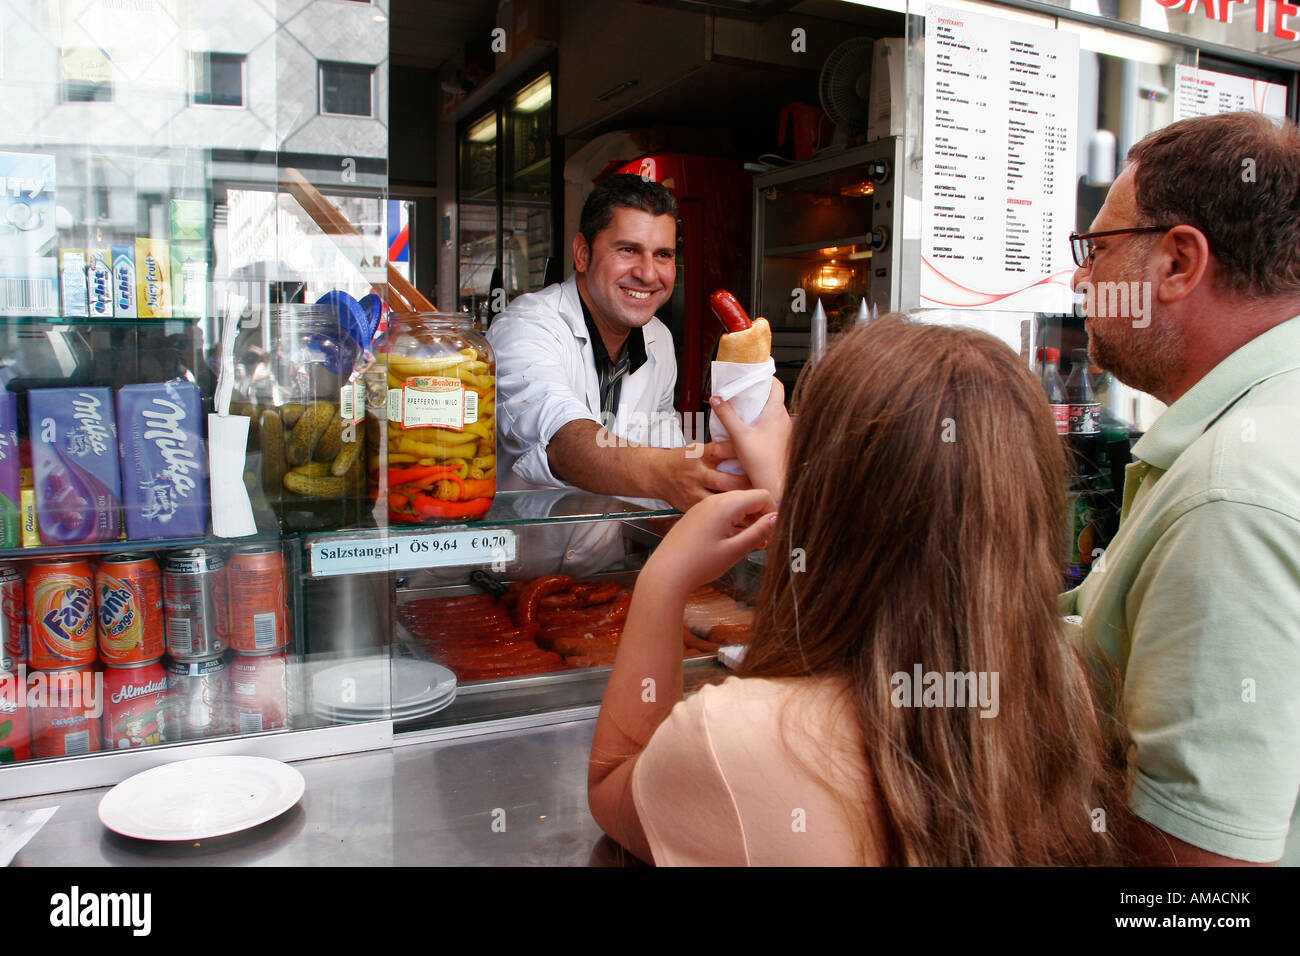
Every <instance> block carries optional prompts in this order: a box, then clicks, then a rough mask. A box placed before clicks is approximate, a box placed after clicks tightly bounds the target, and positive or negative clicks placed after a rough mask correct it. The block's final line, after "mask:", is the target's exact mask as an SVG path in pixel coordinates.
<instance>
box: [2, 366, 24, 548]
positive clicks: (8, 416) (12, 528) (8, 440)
mask: <svg viewBox="0 0 1300 956" xmlns="http://www.w3.org/2000/svg"><path fill="white" fill-rule="evenodd" d="M22 544H23V529H22V468H21V467H20V464H19V461H18V400H17V398H16V397H15V396H14V393H13V392H10V391H8V390H7V389H5V388H4V387H3V386H0V548H21V547H22Z"/></svg>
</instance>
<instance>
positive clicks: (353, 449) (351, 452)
mask: <svg viewBox="0 0 1300 956" xmlns="http://www.w3.org/2000/svg"><path fill="white" fill-rule="evenodd" d="M360 456H361V435H360V434H358V435H357V440H356V441H352V442H345V443H344V444H343V447H342V448H341V449H340V450H339V453H338V456H337V457H336V458H335V459H334V462H333V464H331V465H330V474H331V475H335V476H342V475H345V474H347V471H348V469H349V468H351V467H352V465H353V463H354V462H356V461H357V459H358V458H360Z"/></svg>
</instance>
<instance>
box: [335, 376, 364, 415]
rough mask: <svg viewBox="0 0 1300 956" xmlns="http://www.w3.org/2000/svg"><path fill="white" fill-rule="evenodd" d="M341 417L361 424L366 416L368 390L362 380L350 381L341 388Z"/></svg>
mask: <svg viewBox="0 0 1300 956" xmlns="http://www.w3.org/2000/svg"><path fill="white" fill-rule="evenodd" d="M339 418H341V419H343V421H344V422H350V423H351V424H353V425H359V424H361V423H362V422H363V421H365V418H366V390H365V386H364V385H362V383H361V382H349V383H348V384H347V385H344V386H343V387H342V388H341V389H339Z"/></svg>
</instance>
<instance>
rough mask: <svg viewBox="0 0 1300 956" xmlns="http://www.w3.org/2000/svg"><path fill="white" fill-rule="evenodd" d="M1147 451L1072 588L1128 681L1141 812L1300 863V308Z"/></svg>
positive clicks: (1185, 400) (1092, 631) (1178, 828)
mask: <svg viewBox="0 0 1300 956" xmlns="http://www.w3.org/2000/svg"><path fill="white" fill-rule="evenodd" d="M1133 455H1134V458H1135V459H1137V460H1135V461H1134V462H1133V463H1132V464H1130V465H1129V466H1128V471H1127V475H1126V477H1125V482H1124V505H1123V512H1122V521H1121V524H1120V529H1119V533H1118V534H1117V535H1116V536H1115V539H1114V541H1112V542H1111V545H1110V547H1109V548H1108V549H1107V550H1106V552H1105V554H1104V555H1102V556H1101V557H1100V558H1099V559H1098V560H1097V561H1096V562H1094V565H1093V570H1092V572H1091V573H1090V574H1089V575H1088V577H1087V578H1086V579H1085V580H1084V581H1083V583H1082V584H1080V585H1079V586H1078V587H1077V588H1075V589H1074V590H1072V591H1069V592H1067V593H1066V594H1063V595H1062V596H1061V597H1062V612H1063V613H1065V614H1080V615H1082V617H1083V629H1082V637H1081V641H1082V648H1083V649H1084V651H1085V652H1087V653H1090V654H1102V655H1105V657H1106V658H1109V660H1110V661H1112V662H1113V663H1114V664H1115V666H1116V667H1117V668H1118V670H1119V672H1120V674H1121V675H1122V677H1123V680H1124V687H1123V702H1124V715H1125V719H1126V720H1127V723H1128V730H1129V733H1130V734H1131V736H1132V738H1133V743H1134V746H1135V748H1136V754H1135V756H1136V764H1137V767H1136V774H1134V775H1133V781H1134V784H1133V790H1132V795H1131V798H1130V803H1131V806H1132V808H1133V811H1134V812H1135V813H1136V814H1137V815H1138V816H1139V817H1141V818H1142V819H1144V820H1146V821H1147V822H1149V823H1151V824H1153V825H1154V826H1157V827H1159V828H1160V829H1161V830H1164V831H1165V832H1166V833H1169V834H1172V835H1173V836H1175V837H1178V838H1179V839H1180V840H1185V841H1186V842H1188V843H1191V844H1193V845H1195V846H1198V847H1201V848H1202V849H1205V850H1209V851H1210V852H1212V853H1218V854H1221V855H1223V856H1229V857H1235V858H1236V859H1239V860H1248V861H1252V862H1268V861H1272V860H1277V859H1279V858H1281V859H1282V862H1283V863H1285V864H1289V865H1300V814H1297V806H1296V797H1297V794H1298V793H1300V316H1297V317H1295V318H1293V319H1290V320H1289V321H1287V322H1284V323H1282V324H1281V325H1279V326H1276V327H1275V328H1273V329H1270V330H1269V331H1268V332H1266V333H1264V334H1263V335H1260V336H1259V337H1257V338H1255V339H1254V340H1252V341H1251V342H1248V343H1247V344H1246V345H1243V346H1242V347H1241V348H1240V349H1238V350H1237V351H1236V352H1233V353H1232V354H1231V355H1229V356H1228V357H1227V358H1226V359H1224V360H1223V361H1222V362H1220V363H1219V364H1218V365H1217V366H1216V367H1215V368H1214V369H1213V370H1212V371H1211V372H1210V373H1209V374H1208V375H1206V376H1205V377H1204V378H1203V379H1201V380H1200V381H1199V382H1197V383H1196V385H1195V386H1193V387H1192V389H1191V390H1190V391H1188V392H1187V394H1185V395H1184V396H1183V397H1182V398H1180V399H1178V401H1176V402H1175V403H1174V404H1173V405H1171V406H1170V407H1169V409H1168V410H1166V411H1165V412H1164V414H1163V415H1161V416H1160V418H1159V419H1157V421H1156V423H1155V424H1154V425H1153V426H1152V427H1151V429H1150V431H1148V432H1147V433H1146V434H1145V435H1144V436H1143V437H1142V438H1141V439H1140V440H1139V441H1138V442H1137V444H1136V445H1135V446H1134V448H1133ZM1130 755H1131V756H1133V753H1132V752H1130ZM1130 769H1132V768H1131V767H1130ZM1288 833H1289V834H1290V839H1289V840H1288Z"/></svg>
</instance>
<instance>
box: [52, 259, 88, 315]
mask: <svg viewBox="0 0 1300 956" xmlns="http://www.w3.org/2000/svg"><path fill="white" fill-rule="evenodd" d="M59 288H60V289H62V290H63V314H64V316H66V317H69V318H84V317H85V316H86V315H87V314H89V309H88V305H87V302H86V253H85V252H84V251H83V250H81V249H60V250H59Z"/></svg>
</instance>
